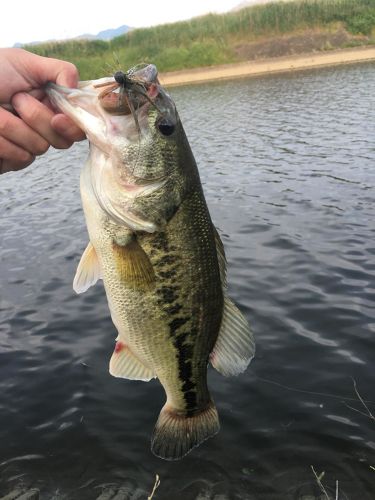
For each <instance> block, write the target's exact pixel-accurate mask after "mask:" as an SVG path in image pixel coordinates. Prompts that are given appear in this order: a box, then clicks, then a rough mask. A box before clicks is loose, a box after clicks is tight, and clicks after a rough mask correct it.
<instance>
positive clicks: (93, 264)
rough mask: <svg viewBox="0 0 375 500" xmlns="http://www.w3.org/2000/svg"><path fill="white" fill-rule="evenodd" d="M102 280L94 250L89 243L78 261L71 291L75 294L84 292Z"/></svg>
mask: <svg viewBox="0 0 375 500" xmlns="http://www.w3.org/2000/svg"><path fill="white" fill-rule="evenodd" d="M101 278H102V271H101V269H100V264H99V261H98V256H97V255H96V251H95V248H94V247H93V245H92V243H91V242H90V241H89V243H88V245H87V247H86V249H85V251H84V252H83V254H82V257H81V260H80V261H79V264H78V267H77V271H76V275H75V276H74V281H73V290H74V291H75V292H76V293H83V292H85V291H86V290H87V289H88V288H90V286H93V285H95V283H96V282H97V281H98V280H99V279H101Z"/></svg>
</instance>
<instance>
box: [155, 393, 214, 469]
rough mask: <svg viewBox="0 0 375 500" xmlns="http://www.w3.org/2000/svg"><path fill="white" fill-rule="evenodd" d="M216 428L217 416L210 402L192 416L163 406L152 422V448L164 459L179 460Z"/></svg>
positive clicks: (212, 434)
mask: <svg viewBox="0 0 375 500" xmlns="http://www.w3.org/2000/svg"><path fill="white" fill-rule="evenodd" d="M219 429H220V424H219V416H218V414H217V410H216V407H215V405H214V403H213V402H210V403H209V405H208V406H207V408H205V409H204V410H202V411H201V412H200V413H197V414H195V415H193V416H186V415H182V414H179V413H178V412H177V411H175V410H173V408H171V407H167V405H165V406H164V407H163V408H162V410H161V412H160V415H159V418H158V421H157V422H156V425H155V429H154V433H153V435H152V439H151V451H152V453H153V454H154V455H156V456H157V457H160V458H164V459H165V460H179V459H181V458H182V457H184V456H185V455H186V454H187V453H189V452H190V451H191V450H192V449H193V448H195V447H196V446H199V445H200V444H201V443H203V441H206V439H208V438H210V437H212V436H214V435H215V434H217V433H218V432H219Z"/></svg>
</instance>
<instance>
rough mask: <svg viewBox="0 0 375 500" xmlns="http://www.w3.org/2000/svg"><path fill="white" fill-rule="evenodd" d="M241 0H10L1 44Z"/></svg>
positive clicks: (137, 23) (151, 21)
mask: <svg viewBox="0 0 375 500" xmlns="http://www.w3.org/2000/svg"><path fill="white" fill-rule="evenodd" d="M240 2H241V0H182V1H180V2H179V1H178V0H151V1H150V0H106V1H105V2H103V1H100V0H90V1H87V0H49V1H46V0H8V1H7V2H5V4H4V5H3V6H2V16H1V17H2V19H3V21H2V23H1V29H0V47H12V46H13V45H14V44H15V43H17V42H18V43H28V42H33V41H45V40H51V39H56V40H62V39H65V38H72V37H75V36H78V35H82V34H84V33H90V34H96V33H98V32H99V31H102V30H105V29H109V28H118V27H119V26H121V25H123V24H126V25H128V26H132V27H134V28H138V27H143V26H152V25H155V24H162V23H168V22H174V21H179V20H183V19H190V18H191V17H195V16H200V15H203V14H206V13H208V12H218V13H221V12H226V11H228V10H230V9H232V8H233V7H235V6H236V5H238V4H239V3H240Z"/></svg>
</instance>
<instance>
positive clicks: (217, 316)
mask: <svg viewBox="0 0 375 500" xmlns="http://www.w3.org/2000/svg"><path fill="white" fill-rule="evenodd" d="M46 91H47V94H48V96H49V99H50V101H51V103H52V104H53V105H54V106H55V107H56V108H57V109H59V110H60V111H61V112H63V113H65V114H66V115H68V116H69V117H70V118H71V119H72V120H73V121H74V122H75V123H76V124H77V125H78V126H79V127H80V128H81V129H83V130H84V132H85V133H86V135H87V138H88V140H89V143H90V148H89V155H88V159H87V161H86V163H85V165H84V168H83V170H82V172H81V179H80V191H81V198H82V205H83V210H84V214H85V219H86V225H87V230H88V235H89V242H88V245H87V247H86V249H85V251H84V252H83V255H82V257H81V260H80V262H79V264H78V268H77V272H76V275H75V278H74V282H73V288H74V290H75V291H76V292H77V293H83V292H85V291H86V290H87V289H88V288H90V287H91V286H93V285H95V283H96V282H97V281H98V280H100V279H102V280H103V284H104V289H105V292H106V296H107V300H108V306H109V310H110V314H111V317H112V321H113V324H114V326H115V327H116V329H117V332H118V336H117V338H116V343H115V346H114V352H113V354H112V357H111V359H110V362H109V372H110V374H111V375H113V376H114V377H120V378H126V379H130V380H143V381H149V380H151V379H154V378H157V379H158V380H159V382H160V383H161V385H162V386H163V388H164V390H165V394H166V402H165V404H164V406H163V407H162V409H161V411H160V415H159V417H158V420H157V422H156V425H155V428H154V431H153V434H152V438H151V450H152V452H153V453H154V455H156V456H158V457H160V458H163V459H166V460H179V459H181V458H182V457H184V456H185V455H186V454H187V453H189V452H190V451H191V450H192V449H194V448H195V447H197V446H198V445H200V444H201V443H202V442H204V441H205V440H206V439H208V438H210V437H212V436H214V435H215V434H217V433H218V431H219V428H220V424H219V417H218V412H217V409H216V406H215V403H214V401H213V399H212V397H211V395H210V392H209V389H208V385H207V369H208V365H209V364H211V365H212V366H213V367H214V368H215V369H216V370H217V371H218V372H219V373H221V374H222V375H224V376H231V375H238V374H240V373H242V372H244V371H245V370H246V368H247V367H248V365H249V363H250V361H251V359H252V358H253V357H254V353H255V342H254V336H253V333H252V330H251V329H250V326H249V323H248V321H247V319H246V317H245V316H244V314H242V313H241V312H240V310H239V309H238V308H237V306H236V305H235V304H234V302H233V301H232V300H231V299H230V298H229V296H228V293H227V279H226V267H227V261H226V257H225V251H224V247H223V243H222V241H221V239H220V236H219V233H218V231H217V229H216V227H215V226H214V224H213V222H212V220H211V216H210V213H209V210H208V207H207V203H206V200H205V197H204V193H203V189H202V185H201V181H200V176H199V172H198V168H197V164H196V162H195V159H194V156H193V153H192V150H191V148H190V145H189V141H188V139H187V136H186V134H185V131H184V128H183V125H182V123H181V120H180V118H179V115H178V112H177V109H176V105H175V103H174V101H173V99H172V98H171V97H170V95H169V94H168V92H167V91H166V90H165V89H164V88H163V86H162V85H161V84H160V82H159V78H158V71H157V68H156V67H155V66H154V65H152V64H145V65H141V66H137V67H134V68H132V69H131V70H129V71H126V72H123V71H118V72H116V73H115V74H114V75H113V76H108V77H104V78H99V79H96V80H89V81H84V82H80V83H79V85H78V88H76V89H71V88H67V87H62V86H60V85H57V84H54V83H49V84H48V85H47V89H46Z"/></svg>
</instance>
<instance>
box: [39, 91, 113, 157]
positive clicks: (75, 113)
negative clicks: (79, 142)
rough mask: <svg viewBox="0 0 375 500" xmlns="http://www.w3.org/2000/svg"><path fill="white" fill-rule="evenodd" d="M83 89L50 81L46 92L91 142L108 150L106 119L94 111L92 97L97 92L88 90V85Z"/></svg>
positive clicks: (93, 97)
mask: <svg viewBox="0 0 375 500" xmlns="http://www.w3.org/2000/svg"><path fill="white" fill-rule="evenodd" d="M85 83H86V82H85ZM83 89H86V90H83ZM83 89H71V88H68V87H64V86H62V85H57V84H56V83H52V82H50V83H48V84H47V87H46V92H47V94H48V97H49V99H50V101H51V102H52V104H53V105H54V106H55V107H56V108H58V109H59V110H60V111H62V112H63V113H64V114H66V115H67V116H69V118H71V119H72V120H73V121H74V122H75V123H76V124H77V125H78V126H79V127H80V128H81V129H82V130H83V131H84V132H85V134H86V135H87V138H88V140H89V141H90V142H91V143H93V144H97V146H98V147H99V148H100V149H102V150H103V151H104V152H105V150H108V143H107V138H106V124H105V121H104V120H102V119H101V117H100V116H98V114H97V113H93V112H92V108H93V105H92V104H91V102H90V99H91V100H92V99H95V93H94V92H93V91H89V90H87V85H85V86H84V87H83Z"/></svg>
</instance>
